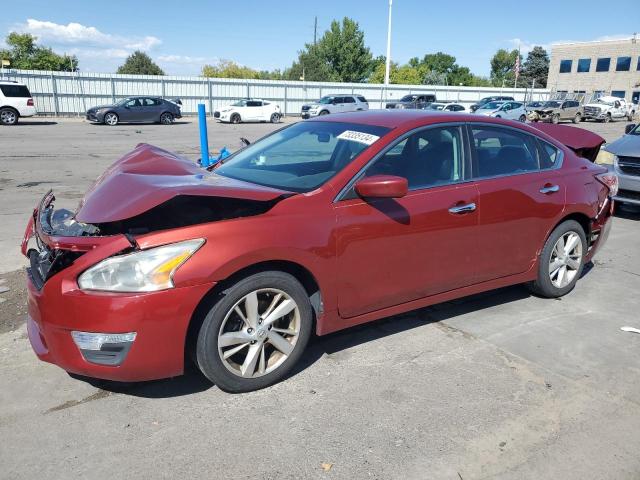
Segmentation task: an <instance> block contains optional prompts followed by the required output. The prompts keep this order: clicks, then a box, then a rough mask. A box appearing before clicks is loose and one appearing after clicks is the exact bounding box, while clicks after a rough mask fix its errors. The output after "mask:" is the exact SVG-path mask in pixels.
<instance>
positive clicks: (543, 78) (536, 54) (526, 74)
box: [522, 46, 549, 88]
mask: <svg viewBox="0 0 640 480" xmlns="http://www.w3.org/2000/svg"><path fill="white" fill-rule="evenodd" d="M548 76H549V55H547V51H546V50H545V49H544V48H542V47H538V46H536V47H533V48H532V49H531V51H530V52H529V53H528V54H527V59H526V60H525V62H524V64H523V69H522V77H523V79H524V80H525V82H526V85H527V86H529V87H530V86H531V85H532V83H533V82H534V80H535V86H536V87H540V88H543V87H546V86H547V77H548Z"/></svg>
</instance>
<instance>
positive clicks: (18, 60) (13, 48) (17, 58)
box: [0, 32, 78, 72]
mask: <svg viewBox="0 0 640 480" xmlns="http://www.w3.org/2000/svg"><path fill="white" fill-rule="evenodd" d="M5 42H6V44H7V46H8V47H9V48H8V49H6V50H0V59H5V60H9V62H11V67H12V68H18V69H23V70H54V71H63V72H75V71H76V70H77V69H78V59H77V58H76V56H75V55H59V54H57V53H55V52H54V51H53V50H51V49H50V48H47V47H40V46H38V45H36V37H34V36H33V35H30V34H28V33H16V32H11V33H10V34H9V35H8V36H7V38H6V40H5Z"/></svg>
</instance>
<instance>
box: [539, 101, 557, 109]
mask: <svg viewBox="0 0 640 480" xmlns="http://www.w3.org/2000/svg"><path fill="white" fill-rule="evenodd" d="M542 106H543V107H544V108H560V102H554V101H550V102H544V104H543V105H542Z"/></svg>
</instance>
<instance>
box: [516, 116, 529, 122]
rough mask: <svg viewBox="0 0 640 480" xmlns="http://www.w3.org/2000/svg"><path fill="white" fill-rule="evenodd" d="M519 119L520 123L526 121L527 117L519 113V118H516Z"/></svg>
mask: <svg viewBox="0 0 640 480" xmlns="http://www.w3.org/2000/svg"><path fill="white" fill-rule="evenodd" d="M518 120H520V121H521V122H522V123H524V122H526V121H527V117H525V116H524V115H520V118H519V119H518Z"/></svg>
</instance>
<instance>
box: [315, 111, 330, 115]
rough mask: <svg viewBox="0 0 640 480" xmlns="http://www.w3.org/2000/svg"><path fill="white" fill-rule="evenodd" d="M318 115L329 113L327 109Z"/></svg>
mask: <svg viewBox="0 0 640 480" xmlns="http://www.w3.org/2000/svg"><path fill="white" fill-rule="evenodd" d="M318 115H329V112H328V111H327V110H322V111H321V112H320V113H319V114H318Z"/></svg>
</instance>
